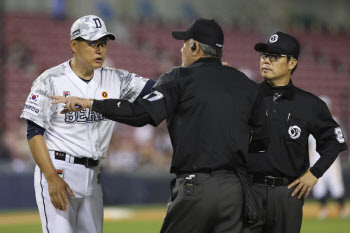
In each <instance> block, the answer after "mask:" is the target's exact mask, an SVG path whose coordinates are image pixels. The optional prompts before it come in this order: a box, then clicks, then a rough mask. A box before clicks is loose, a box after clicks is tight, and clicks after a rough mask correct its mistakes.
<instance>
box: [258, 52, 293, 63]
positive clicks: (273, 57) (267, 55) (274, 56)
mask: <svg viewBox="0 0 350 233" xmlns="http://www.w3.org/2000/svg"><path fill="white" fill-rule="evenodd" d="M281 57H293V56H290V55H286V54H272V53H260V58H261V60H265V59H266V58H269V60H270V61H271V62H276V61H278V60H279V59H280V58H281Z"/></svg>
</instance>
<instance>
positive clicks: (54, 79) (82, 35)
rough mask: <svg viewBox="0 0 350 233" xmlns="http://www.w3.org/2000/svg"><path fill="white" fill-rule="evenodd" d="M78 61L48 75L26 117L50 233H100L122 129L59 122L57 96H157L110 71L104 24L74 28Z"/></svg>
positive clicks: (91, 121) (96, 21) (145, 84)
mask: <svg viewBox="0 0 350 233" xmlns="http://www.w3.org/2000/svg"><path fill="white" fill-rule="evenodd" d="M70 36H71V42H70V46H71V50H72V52H73V58H72V59H70V60H69V61H66V62H64V63H62V64H60V65H58V66H56V67H53V68H51V69H48V70H46V71H45V72H44V73H43V74H41V75H40V76H39V77H38V78H37V79H36V80H35V81H34V83H33V85H32V88H31V92H30V94H29V96H28V98H27V100H26V103H25V105H24V109H23V112H22V115H21V118H22V119H26V120H27V122H28V130H27V131H28V132H27V137H28V142H29V146H30V149H31V152H32V154H33V157H34V159H35V161H36V164H37V166H36V168H35V175H34V186H35V196H36V201H37V205H38V208H39V212H40V218H41V223H42V229H43V232H47V233H54V232H60V233H100V232H102V225H103V198H102V189H101V185H100V180H99V179H100V161H101V159H103V158H104V157H105V156H106V152H107V149H108V145H109V142H110V139H111V136H112V132H113V128H114V127H113V126H114V124H115V123H114V122H113V121H110V120H107V119H105V118H104V117H103V116H102V115H101V114H99V113H96V112H94V111H91V110H90V109H82V110H80V111H78V112H74V113H67V114H65V115H63V114H59V113H60V111H61V110H62V109H64V106H63V105H62V104H61V105H51V103H50V102H51V99H50V95H57V96H66V97H67V96H78V97H82V98H91V99H108V98H113V99H118V98H119V99H126V100H129V101H130V102H132V101H134V100H135V99H136V98H137V97H141V96H143V95H145V94H148V93H150V90H151V87H152V86H153V84H154V81H152V80H148V79H145V78H142V77H140V76H138V75H136V74H133V73H129V72H128V71H125V70H121V69H114V68H108V67H103V62H104V60H105V57H106V52H107V45H108V41H109V40H115V35H113V34H112V33H110V32H108V31H107V29H106V26H105V23H104V22H103V21H102V19H101V18H99V17H97V16H94V15H88V16H84V17H81V18H79V19H78V20H77V21H75V22H74V24H73V25H72V28H71V35H70Z"/></svg>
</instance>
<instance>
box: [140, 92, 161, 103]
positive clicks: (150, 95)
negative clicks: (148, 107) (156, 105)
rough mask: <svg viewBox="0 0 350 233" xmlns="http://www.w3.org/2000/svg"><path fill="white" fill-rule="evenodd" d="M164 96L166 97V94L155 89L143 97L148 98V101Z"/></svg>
mask: <svg viewBox="0 0 350 233" xmlns="http://www.w3.org/2000/svg"><path fill="white" fill-rule="evenodd" d="M163 97H164V95H163V94H162V93H160V92H159V91H154V92H152V93H151V94H148V95H146V96H145V97H143V98H144V99H146V100H148V101H156V100H159V99H161V98H163Z"/></svg>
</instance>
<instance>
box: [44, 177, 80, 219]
mask: <svg viewBox="0 0 350 233" xmlns="http://www.w3.org/2000/svg"><path fill="white" fill-rule="evenodd" d="M46 180H47V183H48V186H49V195H50V199H51V202H52V205H53V206H54V207H55V208H56V209H59V210H61V211H64V212H66V211H67V208H68V207H69V200H68V197H67V192H68V194H69V195H71V196H72V197H75V195H74V193H73V191H72V190H71V189H70V187H69V185H68V184H67V183H66V182H65V181H64V180H63V179H61V178H60V177H58V176H57V175H55V176H51V177H46Z"/></svg>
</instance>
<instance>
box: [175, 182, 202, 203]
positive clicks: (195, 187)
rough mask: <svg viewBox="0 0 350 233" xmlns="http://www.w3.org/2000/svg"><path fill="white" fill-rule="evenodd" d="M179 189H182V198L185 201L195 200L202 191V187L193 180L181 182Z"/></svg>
mask: <svg viewBox="0 0 350 233" xmlns="http://www.w3.org/2000/svg"><path fill="white" fill-rule="evenodd" d="M180 187H181V189H182V193H183V198H184V199H185V200H195V199H197V198H198V196H199V194H200V192H201V190H202V185H201V184H200V183H199V182H197V181H196V180H195V179H192V180H182V182H181V185H180Z"/></svg>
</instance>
